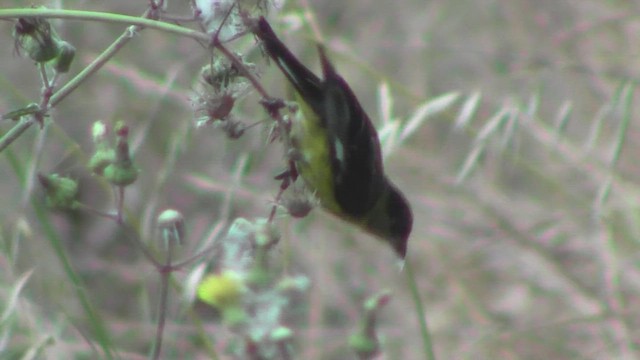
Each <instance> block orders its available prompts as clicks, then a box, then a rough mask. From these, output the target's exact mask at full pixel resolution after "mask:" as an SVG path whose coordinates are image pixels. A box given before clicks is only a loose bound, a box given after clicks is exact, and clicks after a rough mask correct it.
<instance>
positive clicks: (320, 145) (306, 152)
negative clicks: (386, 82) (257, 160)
mask: <svg viewBox="0 0 640 360" xmlns="http://www.w3.org/2000/svg"><path fill="white" fill-rule="evenodd" d="M253 32H254V34H255V35H256V37H257V38H258V39H259V40H260V41H261V43H262V47H263V49H264V51H265V52H266V54H267V55H268V56H269V57H270V58H271V59H272V60H273V61H274V62H275V64H276V65H277V66H278V67H279V68H280V70H281V71H282V73H283V74H284V76H285V77H286V78H287V80H288V81H289V83H291V85H292V87H293V89H294V90H295V97H296V101H297V103H298V107H299V109H300V112H301V116H297V117H296V118H294V120H293V121H292V123H291V130H290V138H291V145H292V147H293V149H294V150H295V151H296V152H297V153H298V156H295V157H294V164H295V170H296V171H297V173H298V174H299V175H300V177H302V179H303V181H304V183H305V185H306V186H307V188H309V189H310V190H311V191H312V192H313V193H314V194H315V197H316V198H317V199H318V200H319V203H320V205H321V207H322V208H324V209H325V210H327V211H328V212H329V213H332V214H333V215H335V216H337V217H339V218H341V219H343V220H346V221H347V222H349V223H352V224H355V225H357V226H359V227H360V228H361V229H363V230H365V231H366V232H367V233H370V234H372V235H374V236H375V237H377V238H379V239H381V240H383V241H385V242H386V243H388V244H389V245H390V246H391V247H392V248H393V249H394V250H395V252H396V254H397V255H398V256H399V257H400V258H402V259H404V258H405V256H406V253H407V242H408V239H409V236H410V234H411V230H412V227H413V214H412V211H411V206H410V204H409V202H408V201H407V199H406V197H405V196H404V195H403V193H402V192H401V191H400V190H399V189H398V188H397V187H396V186H395V185H394V184H393V183H392V182H391V181H390V180H389V178H388V177H387V176H386V174H385V172H384V165H383V162H382V152H381V150H380V141H379V139H378V134H377V131H376V129H375V127H374V125H373V123H372V122H371V120H370V118H369V116H368V115H367V113H366V112H365V110H364V109H363V108H362V106H361V105H360V102H359V101H358V98H357V97H356V95H355V94H354V92H353V90H351V87H350V86H349V84H348V83H347V81H346V80H345V79H344V78H343V77H342V76H340V75H339V74H338V72H337V71H336V69H335V67H334V66H333V64H332V63H331V62H330V61H329V59H328V57H327V55H326V52H325V49H324V47H323V46H322V45H320V44H318V55H319V59H320V65H321V68H322V78H320V77H318V76H317V75H316V74H314V73H313V72H312V71H311V70H310V69H309V68H308V67H306V66H305V65H304V64H302V63H301V62H300V61H299V60H298V59H297V58H296V56H295V55H294V54H293V53H292V52H291V51H290V50H289V49H288V48H287V46H286V45H285V44H284V43H283V42H282V41H281V40H280V39H279V38H278V36H277V35H276V33H275V32H274V30H273V29H272V27H271V25H270V24H269V23H268V22H267V20H266V19H265V18H264V17H262V16H261V17H260V18H259V19H258V20H257V22H256V23H255V26H254V27H253Z"/></svg>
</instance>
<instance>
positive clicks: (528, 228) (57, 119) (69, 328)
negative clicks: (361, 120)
mask: <svg viewBox="0 0 640 360" xmlns="http://www.w3.org/2000/svg"><path fill="white" fill-rule="evenodd" d="M43 3H44V4H46V5H47V6H48V7H51V8H56V7H61V8H64V9H80V10H94V11H107V12H114V13H122V14H129V15H133V16H136V15H140V14H142V12H143V11H144V9H145V6H146V5H147V2H146V1H143V0H140V1H124V0H111V1H53V2H43ZM305 4H306V2H296V1H288V2H287V3H286V6H285V9H284V10H282V11H281V12H280V13H275V12H272V14H271V17H270V18H271V19H272V23H274V24H275V25H274V26H275V27H276V31H278V33H279V34H281V37H282V38H283V40H284V41H285V42H286V43H287V44H289V45H290V47H291V48H292V50H293V51H294V52H295V53H296V54H298V55H299V56H300V58H301V59H302V60H303V61H304V62H305V63H306V64H308V65H309V66H310V67H312V68H313V69H316V70H317V69H318V64H317V54H316V49H315V45H314V42H313V41H312V40H313V39H314V38H315V37H314V35H313V33H312V32H311V31H310V28H309V26H308V25H309V23H310V22H309V18H306V19H305V18H304V17H303V14H304V12H303V11H304V10H305V9H306V11H308V14H310V16H311V17H310V18H311V19H312V21H311V23H312V24H315V25H316V26H318V27H319V29H320V30H321V32H322V36H323V37H324V40H325V43H326V46H327V47H328V49H329V54H330V57H331V58H332V59H333V61H334V63H335V65H336V67H337V69H338V70H339V71H340V73H341V74H342V75H343V76H344V77H345V78H346V79H347V81H349V83H350V84H351V86H352V88H353V90H354V91H355V93H356V94H357V95H358V97H359V99H360V101H361V102H362V104H363V106H364V107H365V109H366V110H367V111H368V113H369V114H370V115H371V117H372V118H373V119H374V122H376V124H377V125H380V127H383V118H386V119H387V120H397V121H400V122H401V124H406V123H407V122H408V121H409V119H410V118H411V117H412V116H413V115H414V114H415V112H416V110H417V109H419V108H420V107H421V106H422V105H424V104H426V103H428V101H429V100H430V99H433V98H435V97H437V96H440V95H443V94H447V93H457V94H459V97H458V98H457V101H456V102H455V103H454V104H452V105H450V106H448V107H447V109H446V110H445V111H443V112H440V113H438V114H437V116H432V117H430V118H428V119H426V121H424V122H422V123H419V126H418V127H417V128H416V130H415V131H413V132H411V133H410V134H409V136H407V138H406V139H405V140H404V141H402V142H401V143H400V144H396V146H395V147H394V148H393V151H392V152H391V153H390V154H389V156H388V157H387V158H386V169H387V173H388V175H389V177H390V178H391V179H392V180H393V181H394V182H395V183H396V184H397V185H398V186H399V187H400V188H402V189H403V191H404V193H405V194H406V195H407V196H408V198H409V200H410V202H411V204H412V206H413V209H414V218H415V220H414V231H413V235H412V237H411V239H410V243H409V251H408V257H407V261H408V262H410V263H411V264H412V265H413V267H414V272H415V273H416V276H417V281H418V285H419V290H420V295H421V296H422V300H423V306H424V308H425V312H426V313H425V314H424V316H426V318H427V320H428V323H429V325H430V331H431V333H432V336H433V343H434V347H435V351H436V355H437V357H438V358H440V359H634V358H638V357H640V349H639V346H640V330H639V329H640V321H638V319H639V318H640V316H639V315H640V314H638V306H639V305H640V271H639V269H638V264H639V260H640V253H639V251H638V250H639V249H640V243H639V240H638V239H640V227H639V223H638V217H639V215H640V211H639V210H640V209H639V206H638V195H639V194H640V192H639V188H638V184H637V183H638V179H639V178H640V167H639V166H638V163H637V160H636V158H635V155H636V154H637V153H638V144H640V142H639V141H636V140H639V136H640V133H639V132H638V130H639V126H638V121H637V118H636V110H635V104H636V102H637V95H636V94H635V88H636V82H637V77H638V66H637V63H638V61H637V55H638V51H639V49H640V47H639V46H638V44H640V39H639V38H640V35H639V34H640V33H639V32H638V28H639V26H640V22H639V21H638V16H637V14H639V13H640V3H638V2H634V1H596V0H582V1H557V0H554V1H550V0H543V1H533V0H509V1H504V0H503V1H495V0H474V1H463V0H431V1H411V0H403V1H393V2H391V1H346V2H345V1H337V0H335V1H333V0H323V1H320V0H317V1H309V4H308V6H309V7H308V8H305V6H306V5H305ZM0 6H2V8H13V7H22V6H25V4H24V2H22V1H2V2H0ZM169 10H170V11H171V12H175V13H178V14H182V15H189V14H190V11H189V8H188V6H187V5H186V1H185V2H176V1H173V2H172V3H170V6H169ZM53 23H54V24H55V26H56V29H57V31H58V33H59V34H60V35H61V37H62V38H64V39H65V40H67V41H69V42H70V43H72V44H74V46H75V47H76V48H77V55H76V60H75V62H74V64H73V66H72V68H71V71H70V73H69V74H68V75H66V76H64V77H63V78H62V79H61V81H62V82H64V81H65V80H67V79H69V78H70V77H71V76H72V75H75V74H76V73H77V72H79V71H80V70H81V69H82V68H83V67H84V66H86V65H87V64H88V63H89V62H90V61H92V60H93V59H94V58H95V57H96V56H97V55H98V54H99V53H100V52H101V51H102V50H103V49H104V48H105V47H106V46H108V45H109V44H110V43H111V42H112V41H113V40H114V39H115V38H116V37H117V36H118V35H119V34H121V33H122V31H123V30H124V28H125V27H124V26H122V25H118V24H107V23H98V22H90V21H72V20H65V21H62V20H55V21H53ZM12 26H13V23H12V22H9V21H0V39H3V40H2V41H0V44H3V45H2V47H3V49H4V50H3V51H1V52H0V113H6V112H8V111H10V110H14V109H16V108H19V107H22V106H25V105H27V104H28V103H30V102H36V101H38V97H39V92H40V90H41V86H40V83H39V75H38V72H37V71H36V68H35V67H34V65H33V63H32V62H31V60H29V59H26V58H23V57H20V56H18V55H17V54H16V52H15V51H13V50H14V49H13V48H14V47H13V41H12V39H11V31H12V30H11V29H12ZM253 44H254V41H253V39H252V38H251V36H248V37H246V38H244V39H241V40H239V41H237V42H235V43H233V45H231V47H232V48H234V50H236V51H241V52H244V53H245V55H246V56H247V58H248V59H249V60H250V61H253V62H256V63H257V64H258V65H257V66H258V69H260V70H259V71H260V73H261V79H260V80H261V82H262V84H263V85H264V86H265V87H266V88H267V90H268V91H269V92H270V93H272V94H273V95H274V96H284V94H286V89H285V86H284V82H283V77H282V75H281V74H279V73H278V71H277V70H276V69H275V67H273V66H269V67H267V66H266V65H265V62H264V61H263V60H261V57H260V54H259V52H258V51H257V50H256V49H255V47H254V46H253ZM208 61H209V55H208V52H207V50H206V49H205V48H203V47H202V46H201V45H199V44H198V43H196V42H195V41H193V40H191V39H186V38H178V37H176V36H174V35H168V34H166V33H161V32H159V31H155V30H150V29H146V30H143V31H141V32H140V33H139V35H137V36H136V37H135V38H134V39H133V40H132V41H131V42H130V43H129V44H127V46H126V47H125V48H124V49H122V51H121V52H120V53H118V55H117V56H116V57H115V58H114V59H113V60H112V61H110V62H109V63H108V64H107V65H106V66H105V67H104V68H103V69H101V70H100V72H99V73H97V74H96V75H94V76H93V77H92V78H91V79H90V80H89V81H88V82H86V83H85V84H83V85H82V86H81V87H80V88H79V89H78V91H76V92H74V93H73V94H71V95H70V96H69V97H68V98H67V99H66V100H65V101H63V102H62V103H61V104H60V105H59V106H57V107H56V108H55V109H54V110H53V112H52V117H51V119H52V120H53V123H52V124H51V125H50V126H49V127H48V130H47V133H46V135H45V136H44V137H42V136H41V135H42V134H43V133H42V132H41V131H40V130H39V129H38V128H37V127H32V128H31V129H29V130H28V131H27V132H26V133H25V134H24V135H23V136H22V137H20V138H19V139H18V140H17V141H15V142H14V143H13V144H12V145H11V146H10V147H9V148H8V149H7V150H5V151H4V152H3V153H2V154H0V158H1V161H0V176H1V177H0V179H1V180H0V194H1V195H2V197H1V198H2V202H1V204H0V240H1V243H2V251H1V252H0V269H1V270H0V308H4V309H12V311H14V310H15V312H12V311H9V312H5V314H7V315H6V317H5V318H4V319H8V318H11V319H13V320H12V321H14V322H13V324H14V326H13V327H11V330H10V331H9V330H8V329H9V327H5V330H3V332H2V335H3V339H5V340H6V341H5V342H4V343H3V345H0V346H1V347H0V349H2V347H4V348H5V349H13V351H16V350H15V349H16V348H30V347H32V346H34V345H33V344H35V343H37V341H38V340H39V339H42V338H46V337H47V336H50V337H52V338H53V339H55V345H52V346H51V347H49V348H48V350H44V353H43V354H41V356H42V358H49V359H57V358H64V357H61V356H62V355H61V354H65V351H66V352H70V353H73V352H74V351H77V352H78V353H81V352H84V351H87V347H88V346H87V344H86V340H85V339H84V338H83V336H82V335H81V334H83V333H84V332H85V331H86V329H85V322H86V321H87V320H86V319H84V318H83V316H84V315H83V314H82V313H81V312H80V311H79V306H78V299H77V298H76V297H75V296H74V293H73V291H72V284H71V283H70V282H69V280H68V278H67V276H66V275H65V272H64V269H63V267H62V265H61V263H60V261H59V258H58V257H57V256H56V254H55V252H54V251H53V250H52V248H51V245H50V242H49V241H48V240H47V239H50V238H51V235H50V234H48V233H47V228H46V227H45V226H44V225H43V221H42V216H40V215H38V211H37V210H35V206H36V205H34V204H40V206H42V204H43V202H44V201H43V196H42V191H41V190H40V189H39V187H38V186H37V184H36V183H35V182H34V177H33V175H34V171H40V172H44V173H48V172H58V173H62V174H65V175H69V176H71V177H73V178H76V179H78V180H79V181H80V187H81V192H80V197H81V201H82V202H84V203H87V204H91V205H92V206H94V207H96V208H99V209H102V210H105V211H110V210H113V208H114V206H115V205H114V203H113V200H112V198H113V197H112V193H111V190H110V188H109V187H107V186H106V185H105V184H104V183H102V182H101V181H100V180H99V179H97V178H95V177H93V176H91V175H90V173H89V171H88V170H86V168H85V163H86V160H87V158H88V157H89V156H90V154H91V151H92V150H93V145H92V143H91V137H90V129H91V124H92V123H93V122H94V121H96V120H104V121H105V122H107V123H113V122H115V121H116V120H124V121H125V122H126V123H127V124H128V125H129V126H130V127H131V132H130V133H131V141H132V145H133V150H134V152H135V158H136V162H137V164H138V166H139V167H140V168H141V173H140V176H139V179H138V181H137V182H136V183H135V184H134V185H132V186H131V187H130V188H128V189H127V196H126V204H125V206H126V209H127V215H128V219H129V221H130V222H131V223H133V224H135V225H136V226H138V227H139V228H140V229H141V233H142V234H143V235H144V236H145V240H149V241H153V238H154V236H153V230H152V229H153V228H152V226H151V224H152V223H153V221H154V218H155V216H156V215H157V213H158V212H159V211H160V210H161V209H164V208H167V207H172V208H177V209H179V210H180V211H182V212H183V214H184V216H185V218H186V223H187V229H188V238H189V239H192V240H191V241H192V242H191V243H189V244H187V246H186V248H185V249H184V250H183V253H184V254H185V256H186V254H189V253H190V252H193V251H194V249H195V248H196V246H197V242H198V241H200V240H201V239H203V238H205V237H206V236H207V234H208V233H209V231H210V229H212V228H213V229H217V228H224V226H226V225H228V224H229V222H230V221H231V220H233V219H234V218H236V217H246V218H256V217H264V216H267V215H268V212H269V210H270V207H271V204H272V200H273V198H274V196H275V194H276V193H277V191H278V183H277V182H276V181H275V180H273V176H274V175H275V174H277V173H278V172H279V171H280V170H282V169H283V168H284V162H283V161H282V151H281V148H280V146H279V145H278V144H267V143H266V133H267V129H266V128H267V126H263V127H262V128H261V127H255V128H253V129H252V130H250V131H248V132H247V134H246V135H245V136H243V137H242V138H241V139H239V140H230V139H228V138H226V137H225V136H224V134H223V133H222V132H221V131H220V130H216V129H213V128H211V127H208V128H202V129H198V130H196V131H194V129H193V127H194V115H193V109H192V107H191V104H190V98H191V97H192V96H193V95H194V92H195V85H194V84H195V81H196V77H197V74H198V72H199V69H200V68H201V66H203V65H205V64H206V63H208ZM383 83H386V84H388V89H389V90H388V93H384V92H381V91H380V89H381V84H383ZM381 94H387V95H381ZM391 100H392V101H393V108H392V111H391V113H390V114H391V116H389V115H388V114H389V112H388V111H387V112H385V110H384V109H385V106H384V105H385V104H388V103H389V101H391ZM257 101H258V97H257V96H256V95H255V93H254V94H249V95H248V96H247V97H246V98H245V99H244V100H243V102H242V103H241V104H240V106H239V108H238V112H237V113H236V114H235V115H236V116H237V117H238V118H239V119H240V120H242V121H244V122H246V123H247V124H251V123H254V122H257V121H262V120H265V119H267V117H266V115H265V114H264V112H263V110H262V109H261V108H260V107H259V106H258V103H257ZM387 109H388V108H387ZM465 109H472V110H474V111H473V112H472V113H471V114H470V115H469V116H464V115H462V114H464V113H465ZM385 113H386V114H387V115H384V114H385ZM13 124H14V123H12V122H11V121H3V122H2V123H0V131H1V132H3V133H4V132H6V131H8V129H10V128H11V127H12V126H13ZM44 216H45V217H46V219H48V220H47V221H48V222H50V223H51V224H52V225H53V228H54V229H55V233H56V234H57V237H59V239H60V241H61V244H62V245H63V247H64V249H65V251H66V252H67V254H68V255H69V257H70V261H71V264H72V265H73V267H74V269H75V270H76V271H77V272H78V273H79V274H80V275H81V276H82V279H83V281H84V282H85V283H86V285H87V293H88V294H89V297H90V300H91V301H92V302H94V304H95V307H96V308H97V309H98V311H99V313H100V314H101V315H102V316H103V317H104V318H105V321H106V323H107V325H108V327H109V331H111V332H112V335H113V338H114V342H115V343H116V344H117V346H118V348H117V350H118V351H120V354H121V356H122V357H123V358H131V359H136V358H144V354H145V352H146V350H147V349H148V346H149V343H150V342H151V339H152V338H153V331H154V326H153V322H152V319H153V314H154V313H155V307H154V301H153V300H154V298H155V297H156V296H157V287H158V279H157V274H156V273H155V272H154V270H153V268H152V267H151V266H150V265H149V264H148V263H147V262H146V261H145V260H144V259H143V258H142V257H141V256H140V254H139V253H138V252H137V251H136V250H135V249H134V248H132V247H131V245H130V244H129V243H128V242H127V241H125V240H124V239H123V236H122V234H121V232H120V230H119V229H118V227H117V226H115V225H114V224H113V223H112V222H109V221H107V220H105V219H103V218H100V217H96V216H93V215H92V214H90V213H88V212H83V211H73V212H53V213H48V214H45V215H44ZM278 224H279V227H280V228H281V230H282V233H283V240H282V242H281V244H280V245H279V247H281V249H278V250H277V251H279V252H282V253H283V254H284V255H283V256H282V257H283V258H285V259H286V261H287V265H286V266H285V268H286V271H287V272H288V273H291V274H297V273H303V274H306V275H307V276H309V277H310V279H311V282H312V286H311V288H310V290H309V291H308V293H306V294H305V295H303V296H302V297H301V299H299V300H298V301H297V302H296V305H295V306H293V307H292V312H291V314H288V318H287V322H288V323H289V324H290V325H291V327H292V328H293V329H294V332H295V337H296V349H297V353H298V355H299V358H300V359H345V358H354V356H353V355H352V354H351V353H350V351H349V350H348V348H347V346H346V344H345V340H346V337H347V336H348V334H349V333H350V331H351V330H352V329H353V328H354V326H355V324H356V323H357V320H358V319H359V316H360V307H361V302H362V301H363V299H364V298H366V297H367V296H370V295H372V294H373V293H376V292H378V291H380V290H382V289H390V290H391V291H392V294H393V299H392V301H391V303H390V304H389V305H388V306H387V307H385V308H384V309H383V311H382V312H381V314H380V319H379V326H378V330H379V331H380V334H381V335H382V337H383V344H384V346H383V354H384V355H383V356H382V357H381V358H386V359H418V358H422V357H423V356H424V354H423V352H422V345H421V339H420V334H419V330H418V320H417V318H418V317H419V316H421V315H420V314H416V312H415V309H414V307H413V304H412V302H411V296H410V293H409V290H408V287H407V284H406V280H405V276H404V274H403V273H402V272H400V271H399V270H398V267H397V266H396V259H395V258H394V255H393V253H392V252H391V251H390V250H389V249H388V248H387V247H386V246H385V245H384V244H382V243H381V242H378V241H376V240H374V239H372V238H370V237H369V236H368V235H366V234H362V233H360V231H359V230H358V229H356V228H353V227H352V226H350V225H348V224H345V223H343V222H341V221H339V220H337V219H335V218H333V217H331V216H329V215H327V214H326V213H323V212H322V211H321V210H320V209H316V210H314V211H313V212H312V214H311V215H310V216H309V217H307V218H305V219H302V220H292V219H289V218H286V217H282V218H281V219H280V220H279V222H278ZM28 271H32V274H31V277H30V278H29V279H28V281H27V283H26V285H25V288H24V289H23V290H22V291H20V292H19V296H17V300H16V298H14V297H13V296H12V295H11V294H12V291H14V290H15V289H16V288H17V286H18V284H20V282H19V279H20V278H21V276H23V275H24V274H25V273H26V272H28ZM175 277H176V279H178V281H181V280H183V279H184V277H185V273H180V272H179V273H177V274H176V275H175ZM178 296H179V295H177V294H172V298H171V303H170V307H169V314H168V325H167V329H166V332H167V335H166V339H167V340H166V343H165V352H166V353H165V354H166V355H165V358H178V357H184V356H187V357H188V358H206V357H205V356H206V355H204V352H202V351H201V348H200V347H199V344H198V343H197V341H194V339H193V336H194V333H195V331H196V330H195V329H194V326H193V324H192V322H190V321H189V319H188V318H186V317H185V315H184V313H183V311H182V310H181V309H182V308H181V304H180V302H179V301H178V299H177V298H178ZM14 301H18V302H19V305H15V306H14V305H12V304H13V303H14ZM3 304H4V305H3ZM10 305H11V306H10ZM16 309H19V310H16ZM0 312H1V311H0ZM204 322H205V326H206V329H207V330H208V331H210V332H211V333H212V334H216V335H215V337H216V341H217V343H219V344H220V346H221V348H222V344H223V343H224V342H225V341H226V339H227V337H228V336H229V335H228V334H226V333H225V331H224V330H223V329H222V327H221V326H220V325H218V324H216V323H215V322H214V321H209V320H208V319H205V320H204ZM1 324H2V322H0V330H1V329H2V325H1ZM16 324H17V325H16ZM225 334H226V335H225ZM222 358H224V356H223V357H222Z"/></svg>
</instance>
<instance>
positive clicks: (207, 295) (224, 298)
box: [198, 271, 245, 310]
mask: <svg viewBox="0 0 640 360" xmlns="http://www.w3.org/2000/svg"><path fill="white" fill-rule="evenodd" d="M244 291H245V287H244V284H243V282H242V279H241V277H240V275H239V274H238V273H236V272H233V271H224V272H222V273H221V274H217V275H209V276H207V277H205V278H204V280H202V282H201V283H200V285H199V286H198V298H199V299H200V300H202V301H203V302H205V303H207V304H209V305H211V306H214V307H216V308H218V309H220V310H224V309H227V308H230V307H237V306H239V305H240V304H239V303H240V300H241V297H242V294H243V293H244Z"/></svg>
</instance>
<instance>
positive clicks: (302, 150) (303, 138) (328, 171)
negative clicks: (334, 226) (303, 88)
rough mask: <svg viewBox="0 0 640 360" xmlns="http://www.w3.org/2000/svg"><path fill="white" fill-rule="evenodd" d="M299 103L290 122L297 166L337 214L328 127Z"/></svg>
mask: <svg viewBox="0 0 640 360" xmlns="http://www.w3.org/2000/svg"><path fill="white" fill-rule="evenodd" d="M296 95H297V94H296ZM298 100H299V99H298ZM298 104H299V106H300V111H298V114H297V116H296V118H295V119H294V121H293V122H292V124H291V139H292V142H293V146H294V147H295V150H296V151H297V152H298V156H297V159H296V161H295V163H296V168H297V169H298V172H299V173H300V176H301V177H302V179H303V180H304V182H305V184H306V185H307V187H308V188H309V189H310V190H311V191H312V192H314V194H315V196H316V198H317V199H318V200H319V201H320V204H321V205H322V207H323V208H325V209H326V210H328V211H329V212H332V213H334V214H336V215H339V216H340V215H341V211H340V208H339V205H338V203H337V202H336V199H335V194H334V179H333V173H332V168H331V156H332V155H331V149H330V146H331V144H329V139H328V137H327V133H326V131H327V129H325V128H324V127H323V126H322V124H321V123H320V119H319V118H318V116H317V115H316V114H315V113H314V112H313V111H312V110H311V109H309V107H308V106H307V105H306V104H305V102H304V101H298Z"/></svg>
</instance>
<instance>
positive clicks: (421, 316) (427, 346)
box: [404, 261, 436, 360]
mask: <svg viewBox="0 0 640 360" xmlns="http://www.w3.org/2000/svg"><path fill="white" fill-rule="evenodd" d="M404 272H405V274H406V275H407V284H408V285H409V289H410V290H411V298H412V299H413V304H414V306H415V308H416V315H417V317H418V321H419V323H420V334H421V335H422V345H423V347H424V354H425V358H426V359H427V360H436V355H435V352H434V351H433V342H432V341H431V333H430V332H429V327H428V326H427V316H426V313H425V311H424V307H423V306H422V299H421V298H420V292H419V291H418V284H417V283H416V278H415V276H414V275H413V268H412V267H411V263H410V262H409V261H406V263H405V265H404Z"/></svg>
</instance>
